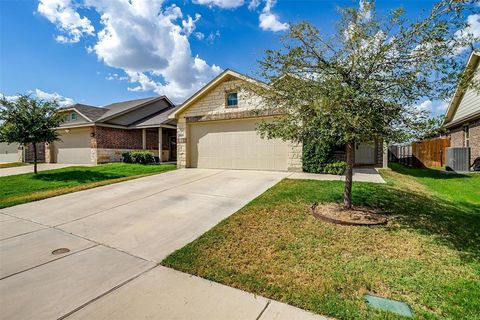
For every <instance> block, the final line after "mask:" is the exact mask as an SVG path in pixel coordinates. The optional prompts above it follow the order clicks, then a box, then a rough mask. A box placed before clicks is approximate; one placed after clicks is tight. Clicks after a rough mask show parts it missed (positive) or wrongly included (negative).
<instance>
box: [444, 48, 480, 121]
mask: <svg viewBox="0 0 480 320" xmlns="http://www.w3.org/2000/svg"><path fill="white" fill-rule="evenodd" d="M479 64H480V51H473V52H472V54H471V55H470V58H469V59H468V62H467V65H466V67H465V70H475V69H476V68H478V67H479ZM476 72H479V71H476ZM465 92H466V88H464V87H462V86H460V85H459V86H458V87H457V89H456V90H455V93H454V95H453V98H452V100H451V101H450V104H449V105H448V109H447V112H446V113H445V118H444V119H443V125H444V126H451V125H453V124H454V123H452V122H451V121H452V119H453V117H454V115H455V112H457V109H458V106H459V105H460V102H461V101H462V99H463V96H464V94H465ZM455 122H458V121H455Z"/></svg>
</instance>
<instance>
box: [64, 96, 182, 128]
mask: <svg viewBox="0 0 480 320" xmlns="http://www.w3.org/2000/svg"><path fill="white" fill-rule="evenodd" d="M160 100H165V101H166V102H167V107H164V108H162V109H160V110H159V111H158V112H156V113H155V114H153V115H151V116H148V117H147V118H145V119H141V120H139V121H138V122H137V123H143V122H146V123H145V125H150V126H153V125H160V124H162V123H167V122H169V119H168V115H169V114H170V113H171V112H172V111H173V110H174V108H175V105H174V104H173V103H172V102H171V101H170V100H169V99H168V98H167V97H166V96H159V97H150V98H144V99H136V100H129V101H123V102H116V103H112V104H109V105H106V106H104V107H94V106H90V105H86V104H79V103H77V104H74V105H71V106H68V107H65V108H62V109H60V110H59V112H62V111H71V110H74V111H76V112H77V113H78V114H80V115H81V116H82V117H84V118H85V119H86V120H87V121H88V123H105V122H107V121H108V120H110V119H113V118H115V117H118V116H120V115H123V114H125V113H128V112H131V111H133V110H136V109H139V108H141V107H143V106H147V105H149V104H151V103H154V102H157V101H160ZM161 121H163V122H161ZM79 125H82V124H81V123H79ZM83 125H85V124H83ZM135 125H136V124H133V125H129V126H128V127H134V126H135Z"/></svg>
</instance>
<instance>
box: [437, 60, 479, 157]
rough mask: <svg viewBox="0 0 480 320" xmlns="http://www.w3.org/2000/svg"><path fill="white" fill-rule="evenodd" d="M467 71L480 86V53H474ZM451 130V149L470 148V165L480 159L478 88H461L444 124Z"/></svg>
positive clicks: (449, 108) (455, 95)
mask: <svg viewBox="0 0 480 320" xmlns="http://www.w3.org/2000/svg"><path fill="white" fill-rule="evenodd" d="M466 69H467V70H468V71H470V72H472V73H473V74H472V75H471V76H472V79H473V81H474V82H476V83H477V84H480V53H479V52H473V53H472V55H471V56H470V58H469V60H468V62H467V67H466ZM443 124H444V126H445V127H446V128H447V129H448V130H449V133H448V134H449V136H450V146H451V147H469V148H470V164H472V163H473V161H474V160H475V159H476V158H478V157H480V91H479V90H478V88H473V87H472V86H469V87H467V88H462V87H461V86H459V87H458V88H457V90H456V91H455V94H454V96H453V98H452V101H451V102H450V105H449V106H448V109H447V113H446V114H445V119H444V122H443Z"/></svg>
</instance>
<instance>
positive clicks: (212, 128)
mask: <svg viewBox="0 0 480 320" xmlns="http://www.w3.org/2000/svg"><path fill="white" fill-rule="evenodd" d="M252 84H253V85H259V86H263V85H265V84H262V83H261V82H259V81H257V80H255V79H253V78H250V77H248V76H245V75H242V74H240V73H238V72H235V71H232V70H225V71H224V72H223V73H221V74H220V75H219V76H217V77H216V78H215V79H213V80H212V81H211V82H210V83H208V84H207V85H206V86H205V87H203V88H202V89H200V90H199V91H198V92H197V93H195V94H194V95H193V96H192V97H190V98H189V99H187V100H186V101H185V102H184V103H183V104H182V105H181V106H180V107H179V108H178V109H176V110H175V111H174V112H173V113H172V114H171V115H170V118H171V119H172V120H173V119H175V120H177V136H178V137H177V141H178V156H177V166H178V167H181V168H184V167H189V168H221V169H253V170H284V171H302V145H301V144H298V143H294V142H291V141H283V140H281V139H270V140H268V139H262V138H261V137H260V135H259V134H258V133H257V131H256V126H257V124H258V123H259V122H260V121H262V120H265V121H268V120H269V119H271V118H272V116H274V114H266V113H265V110H263V109H262V108H261V105H260V103H261V99H260V97H259V96H258V95H255V93H253V92H251V91H249V90H248V89H247V88H248V86H249V85H252ZM340 156H341V155H340ZM356 160H357V164H368V165H379V164H380V165H381V164H382V161H383V144H382V143H359V144H357V146H356Z"/></svg>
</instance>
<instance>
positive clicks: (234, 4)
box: [193, 0, 244, 9]
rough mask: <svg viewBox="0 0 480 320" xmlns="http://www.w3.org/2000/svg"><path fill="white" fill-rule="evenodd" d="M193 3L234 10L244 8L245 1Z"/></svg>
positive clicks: (205, 0) (230, 0)
mask: <svg viewBox="0 0 480 320" xmlns="http://www.w3.org/2000/svg"><path fill="white" fill-rule="evenodd" d="M193 3H196V4H202V5H207V6H209V7H219V8H223V9H233V8H238V7H241V6H243V4H244V0H193Z"/></svg>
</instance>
